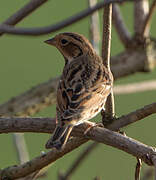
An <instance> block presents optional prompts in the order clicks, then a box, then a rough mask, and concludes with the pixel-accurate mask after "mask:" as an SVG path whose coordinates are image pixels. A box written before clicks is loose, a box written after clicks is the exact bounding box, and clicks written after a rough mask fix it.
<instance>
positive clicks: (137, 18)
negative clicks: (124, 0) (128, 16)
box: [134, 0, 149, 35]
mask: <svg viewBox="0 0 156 180" xmlns="http://www.w3.org/2000/svg"><path fill="white" fill-rule="evenodd" d="M148 12H149V2H148V0H136V1H134V30H135V34H136V35H140V34H141V32H142V28H143V25H144V22H145V19H146V17H147V14H148Z"/></svg>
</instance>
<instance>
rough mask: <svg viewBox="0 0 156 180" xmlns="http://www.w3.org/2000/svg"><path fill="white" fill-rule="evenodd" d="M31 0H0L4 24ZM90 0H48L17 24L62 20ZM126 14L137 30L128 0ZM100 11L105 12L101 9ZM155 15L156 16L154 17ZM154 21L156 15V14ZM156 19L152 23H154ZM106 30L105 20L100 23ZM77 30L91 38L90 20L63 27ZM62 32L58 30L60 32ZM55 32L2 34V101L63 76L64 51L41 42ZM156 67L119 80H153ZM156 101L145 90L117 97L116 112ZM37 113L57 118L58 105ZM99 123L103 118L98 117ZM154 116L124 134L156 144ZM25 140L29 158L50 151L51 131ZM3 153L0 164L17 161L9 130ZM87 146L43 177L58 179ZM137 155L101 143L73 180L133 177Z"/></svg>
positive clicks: (155, 28)
mask: <svg viewBox="0 0 156 180" xmlns="http://www.w3.org/2000/svg"><path fill="white" fill-rule="evenodd" d="M27 2H28V0H14V1H10V0H1V2H0V12H1V13H0V22H3V21H4V20H5V19H6V18H7V17H9V16H10V15H11V14H13V13H14V12H16V10H18V9H19V8H20V7H22V6H23V5H24V4H25V3H27ZM87 4H88V3H87V1H84V0H79V1H73V0H68V1H60V0H59V1H56V0H55V1H54V0H53V1H52V0H49V1H48V2H47V3H45V4H44V5H43V6H42V7H41V8H39V9H38V10H37V11H35V12H34V13H33V14H31V15H30V16H28V17H27V18H25V19H24V21H22V22H21V23H19V25H17V26H18V27H39V26H46V25H49V24H52V23H55V22H58V21H59V20H63V19H64V18H66V17H69V16H71V15H73V14H75V13H76V12H79V11H80V10H82V9H85V8H86V7H87ZM122 13H123V16H124V18H125V19H126V24H127V26H128V28H129V29H130V31H131V32H132V33H133V4H130V3H126V4H125V5H124V6H122ZM100 15H102V11H100ZM155 18H156V15H155ZM153 19H154V17H153ZM153 22H154V21H153ZM100 28H101V30H102V24H101V27H100ZM64 31H68V32H78V33H81V34H83V35H85V36H86V37H88V38H89V18H85V19H84V20H82V21H80V22H78V23H76V24H74V25H72V26H69V27H67V28H65V29H62V30H61V31H59V32H64ZM155 32H156V25H155V24H154V23H153V24H152V29H151V35H152V36H155V35H156V33H155ZM57 33H58V32H57ZM55 34H56V33H52V34H50V35H46V36H40V37H24V36H13V35H4V36H2V37H1V38H0V47H1V52H0V62H1V65H0V82H1V84H0V92H1V95H0V103H4V102H6V101H7V100H8V99H9V98H11V97H13V96H16V95H18V94H20V93H22V92H24V91H26V90H28V89H30V88H31V87H33V86H35V85H37V84H39V83H41V82H44V81H47V80H48V79H49V78H52V77H56V76H59V75H60V74H61V71H62V68H63V65H64V60H63V57H62V56H61V54H60V53H59V52H58V51H57V50H56V49H55V48H54V47H50V46H47V45H46V44H45V43H43V41H44V40H46V39H48V38H49V37H52V36H54V35H55ZM122 50H123V46H122V45H121V43H120V41H119V39H118V37H117V34H116V32H115V30H114V28H113V31H112V50H111V55H115V54H117V53H119V52H121V51H122ZM155 77H156V70H155V71H153V72H152V73H145V74H143V73H137V74H135V75H133V76H129V77H126V78H123V79H120V80H118V81H116V82H115V84H124V83H129V82H139V81H143V80H150V79H155ZM155 100H156V94H155V91H150V92H142V93H136V94H129V95H118V96H115V105H116V114H117V115H118V116H120V115H122V114H126V113H128V112H130V111H133V110H135V109H137V108H140V107H142V106H144V105H146V104H150V103H152V102H154V101H155ZM35 116H41V117H54V116H55V106H52V107H49V108H47V109H45V110H43V111H42V112H40V113H39V114H36V115H35ZM95 120H96V121H99V120H100V116H98V117H97V118H96V119H95ZM154 123H155V122H154V116H150V117H149V118H145V119H144V120H142V121H140V122H137V123H135V124H133V125H131V126H129V127H127V128H125V129H124V131H125V132H126V134H127V135H128V136H130V137H133V138H135V139H137V140H139V141H141V142H143V143H145V144H148V145H153V146H155V137H154V136H153V135H154V131H155V125H154ZM25 137H26V143H27V145H28V147H29V153H30V157H31V158H33V157H35V156H38V155H39V154H40V153H41V151H46V150H45V148H44V144H45V142H46V140H47V139H48V137H49V135H46V134H35V133H34V134H33V133H26V134H25ZM0 141H1V155H0V161H1V163H0V168H4V167H7V166H10V165H13V164H16V163H17V158H16V152H15V149H14V146H13V142H12V137H11V134H1V135H0ZM86 145H87V144H85V145H83V146H82V147H80V148H79V149H77V150H75V151H73V152H72V153H70V154H68V155H66V156H65V157H63V158H61V159H60V160H58V161H57V162H55V163H54V164H53V165H52V166H51V168H50V169H49V174H48V177H46V178H45V179H47V180H50V179H56V176H57V173H58V171H59V170H60V171H62V172H65V170H66V169H67V168H68V167H69V165H70V164H71V163H72V161H73V160H74V159H75V158H76V157H77V156H78V154H79V152H80V151H82V150H83V148H85V146H86ZM135 165H136V159H135V158H134V157H132V156H131V155H128V154H126V153H124V152H121V151H119V150H117V149H114V148H112V147H109V146H106V145H99V146H98V148H97V149H96V150H95V151H94V152H93V153H92V154H91V155H90V156H89V157H88V158H87V159H86V160H85V161H84V163H83V164H82V165H81V166H80V167H79V168H78V170H77V171H76V173H75V174H74V175H73V177H72V179H74V180H79V179H86V180H90V179H93V178H94V177H95V176H96V175H97V176H100V177H101V178H102V179H120V180H125V179H127V180H130V179H134V170H135Z"/></svg>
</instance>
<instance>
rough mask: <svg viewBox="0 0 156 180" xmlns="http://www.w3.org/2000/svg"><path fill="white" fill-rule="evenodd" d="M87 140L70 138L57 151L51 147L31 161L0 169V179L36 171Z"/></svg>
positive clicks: (13, 177) (12, 177)
mask: <svg viewBox="0 0 156 180" xmlns="http://www.w3.org/2000/svg"><path fill="white" fill-rule="evenodd" d="M86 141H87V140H86V139H84V138H72V139H71V140H69V142H68V143H67V145H66V147H65V148H64V149H63V150H61V151H57V150H56V149H52V150H51V151H49V152H48V153H45V154H42V155H40V156H38V157H36V158H34V159H32V160H31V161H28V162H26V163H24V164H22V165H19V166H12V167H9V168H6V169H3V170H2V171H0V179H4V178H6V179H12V180H13V179H17V178H20V177H24V176H26V175H28V174H31V173H33V172H34V171H38V170H40V169H41V168H43V167H45V166H47V165H48V164H50V163H52V162H54V161H56V160H57V159H59V158H61V157H62V156H64V155H65V154H67V153H69V152H71V151H72V150H73V149H75V148H77V147H79V146H80V145H81V144H83V143H85V142H86Z"/></svg>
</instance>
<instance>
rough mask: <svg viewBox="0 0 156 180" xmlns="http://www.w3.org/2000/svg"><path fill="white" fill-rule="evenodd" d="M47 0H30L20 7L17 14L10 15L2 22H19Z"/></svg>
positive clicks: (10, 23)
mask: <svg viewBox="0 0 156 180" xmlns="http://www.w3.org/2000/svg"><path fill="white" fill-rule="evenodd" d="M46 1H47V0H30V1H29V2H28V3H27V4H26V5H25V6H24V7H22V8H21V9H19V10H18V11H17V12H16V13H15V14H13V15H12V16H10V17H9V18H8V19H7V20H6V21H4V22H3V23H2V24H7V25H15V24H17V23H18V22H20V21H22V20H23V19H24V18H25V17H26V16H28V15H29V14H30V13H32V12H33V11H34V10H36V9H37V8H38V7H40V6H41V5H42V4H43V3H45V2H46ZM2 34H3V33H2V32H0V36H1V35H2Z"/></svg>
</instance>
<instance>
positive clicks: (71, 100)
mask: <svg viewBox="0 0 156 180" xmlns="http://www.w3.org/2000/svg"><path fill="white" fill-rule="evenodd" d="M45 43H47V44H49V45H52V46H54V47H56V48H57V49H58V50H59V51H60V52H61V54H62V55H63V57H64V60H65V65H64V68H63V72H62V75H61V77H60V80H59V84H58V87H57V103H56V128H55V130H54V133H53V135H52V137H51V138H50V139H49V140H48V141H47V143H46V145H45V147H46V148H47V149H51V148H56V149H57V150H62V149H63V148H64V147H65V145H66V143H67V141H68V139H69V137H70V134H71V131H72V129H73V127H74V126H77V125H79V124H81V123H83V122H89V123H90V125H91V126H94V124H95V123H92V122H90V121H89V120H90V119H92V118H93V117H95V116H96V115H97V114H98V113H99V112H100V111H101V110H104V106H105V102H106V99H107V97H108V95H109V94H110V92H111V90H112V87H113V76H112V73H111V71H110V70H109V69H108V68H107V67H105V65H104V63H103V60H102V58H101V57H100V56H99V55H98V54H97V53H96V51H95V50H94V48H93V47H92V45H91V43H90V42H89V40H88V39H87V38H85V36H83V35H81V34H78V33H73V32H64V33H59V34H57V35H56V36H55V37H53V38H50V39H48V40H46V41H45Z"/></svg>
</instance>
